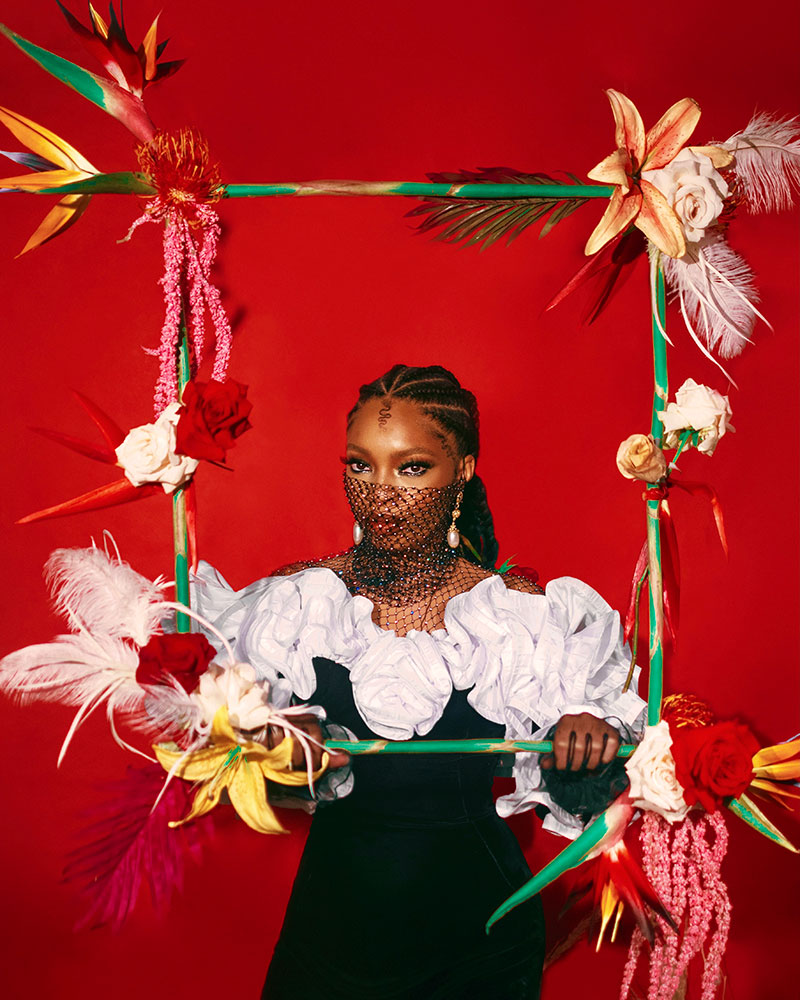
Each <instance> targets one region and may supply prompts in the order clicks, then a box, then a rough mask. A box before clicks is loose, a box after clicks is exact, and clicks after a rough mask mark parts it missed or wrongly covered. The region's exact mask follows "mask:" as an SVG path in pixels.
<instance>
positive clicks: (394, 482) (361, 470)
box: [344, 399, 475, 552]
mask: <svg viewBox="0 0 800 1000" xmlns="http://www.w3.org/2000/svg"><path fill="white" fill-rule="evenodd" d="M344 462H345V465H346V478H347V483H346V486H347V494H348V499H349V501H350V506H351V509H352V511H353V515H354V517H355V519H356V521H358V523H359V524H361V525H362V527H363V528H364V530H365V531H366V532H367V533H368V535H369V537H370V538H371V540H372V543H373V545H375V546H376V547H378V548H381V549H385V550H387V551H395V552H402V551H410V550H412V549H425V548H430V546H431V544H432V543H434V542H435V541H436V540H438V541H442V540H443V539H444V536H445V535H446V533H447V528H448V526H449V524H450V520H451V518H452V511H453V508H454V506H455V498H456V495H457V492H458V491H457V489H456V488H455V487H454V485H453V484H455V483H456V481H458V480H467V479H471V478H472V476H473V474H474V472H475V459H474V457H473V456H472V455H468V456H466V457H465V458H461V457H460V456H459V455H458V453H457V451H456V447H455V442H454V441H453V439H452V438H451V436H450V435H448V434H446V433H444V432H443V431H442V430H441V428H440V427H439V426H438V424H436V423H435V422H434V421H433V420H431V419H430V417H428V416H427V415H426V414H425V412H424V411H423V410H422V408H421V407H420V406H419V405H417V404H416V403H411V402H408V401H407V400H402V399H397V400H385V399H371V400H369V401H368V402H366V403H365V404H364V405H363V406H362V407H361V408H360V409H359V410H358V411H357V413H356V414H355V416H354V417H353V419H352V421H351V422H350V426H349V427H348V429H347V452H346V455H345V459H344ZM448 487H452V489H448ZM440 536H441V537H440Z"/></svg>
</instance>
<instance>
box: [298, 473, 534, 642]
mask: <svg viewBox="0 0 800 1000" xmlns="http://www.w3.org/2000/svg"><path fill="white" fill-rule="evenodd" d="M344 487H345V495H346V496H347V502H348V503H349V505H350V510H351V511H352V513H353V517H354V519H355V520H356V521H357V523H358V524H360V525H361V527H362V528H363V530H364V535H363V539H362V541H361V543H360V544H358V545H354V546H353V547H352V548H350V549H347V550H346V551H344V552H340V553H338V554H336V555H333V556H328V557H327V558H324V559H320V560H314V561H311V562H302V563H294V564H292V565H291V566H286V567H283V568H282V570H281V573H283V574H286V573H296V572H298V571H299V570H301V569H306V568H308V567H310V566H325V567H327V568H328V569H331V570H333V571H334V572H335V573H336V575H337V576H338V577H340V579H341V580H342V582H343V583H344V584H345V586H346V587H347V589H348V590H349V591H350V593H351V594H353V595H354V596H356V595H358V596H361V597H366V598H368V599H369V600H370V601H372V603H373V605H374V611H373V615H372V618H373V621H374V622H375V624H376V625H379V626H380V627H381V628H383V629H387V630H388V631H392V632H396V633H397V635H406V634H407V633H408V632H410V631H412V629H413V630H417V631H425V632H434V631H436V629H441V628H443V627H444V609H445V607H446V606H447V602H448V601H449V600H450V598H451V597H455V596H456V595H457V594H463V593H464V592H465V591H467V590H471V589H472V587H474V586H475V585H476V584H477V583H480V581H481V580H483V579H485V578H486V577H488V576H492V575H493V574H492V573H491V571H489V570H487V569H484V568H482V567H481V566H478V565H476V564H475V563H471V562H468V561H467V560H465V559H462V558H460V557H459V553H458V551H457V550H455V549H452V548H451V547H450V546H449V545H448V544H447V532H448V530H449V528H450V524H451V522H452V518H453V511H454V509H455V507H456V505H457V501H458V497H459V493H460V491H461V489H462V487H463V482H462V481H461V480H457V481H456V482H453V483H450V484H449V485H448V486H443V487H423V488H421V489H414V488H412V487H402V486H384V485H380V484H377V483H369V482H366V481H365V480H362V479H358V478H355V477H353V476H349V475H347V472H345V479H344ZM505 581H506V584H507V585H508V586H512V587H513V588H514V589H515V590H526V591H529V592H531V593H541V588H540V587H538V586H537V585H536V584H535V583H533V582H532V581H530V580H527V579H524V578H519V577H514V578H510V577H508V576H507V577H506V578H505Z"/></svg>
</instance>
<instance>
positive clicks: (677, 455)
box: [667, 427, 694, 472]
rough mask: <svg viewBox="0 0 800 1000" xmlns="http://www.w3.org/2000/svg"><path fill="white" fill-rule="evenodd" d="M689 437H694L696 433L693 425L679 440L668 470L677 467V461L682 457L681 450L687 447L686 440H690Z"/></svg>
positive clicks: (670, 470)
mask: <svg viewBox="0 0 800 1000" xmlns="http://www.w3.org/2000/svg"><path fill="white" fill-rule="evenodd" d="M689 438H694V433H693V431H692V428H691V427H689V428H688V429H687V430H685V431H684V432H683V434H682V435H681V439H680V441H679V442H678V447H677V448H676V450H675V454H674V455H673V456H672V461H671V462H670V463H669V468H668V469H667V472H672V470H673V469H675V468H677V461H678V459H679V458H680V455H681V452H682V451H683V449H684V448H685V447H686V442H687V441H688V440H689ZM692 443H694V442H692Z"/></svg>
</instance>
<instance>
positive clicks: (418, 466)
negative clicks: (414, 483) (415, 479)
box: [400, 462, 430, 476]
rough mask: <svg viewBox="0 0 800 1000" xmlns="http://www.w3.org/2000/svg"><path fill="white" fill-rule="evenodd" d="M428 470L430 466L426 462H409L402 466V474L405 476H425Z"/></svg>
mask: <svg viewBox="0 0 800 1000" xmlns="http://www.w3.org/2000/svg"><path fill="white" fill-rule="evenodd" d="M428 469H430V465H428V464H427V463H426V462H408V463H407V464H406V465H401V466H400V472H401V473H402V474H403V475H404V476H424V475H425V473H426V472H427V471H428Z"/></svg>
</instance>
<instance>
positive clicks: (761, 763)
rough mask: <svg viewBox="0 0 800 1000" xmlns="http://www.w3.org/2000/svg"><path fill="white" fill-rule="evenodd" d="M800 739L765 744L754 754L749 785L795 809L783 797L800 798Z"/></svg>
mask: <svg viewBox="0 0 800 1000" xmlns="http://www.w3.org/2000/svg"><path fill="white" fill-rule="evenodd" d="M798 782H800V739H795V740H789V742H788V743H777V744H775V745H774V746H771V747H763V748H762V749H761V750H759V751H758V753H756V754H755V755H754V756H753V781H752V782H751V785H750V787H751V788H752V789H753V790H754V791H758V792H760V793H761V794H762V795H764V796H765V797H767V798H770V799H771V800H772V801H773V802H777V803H778V804H779V805H782V806H784V808H786V809H792V808H793V805H792V804H791V803H789V802H785V801H784V799H787V798H788V799H800V788H798Z"/></svg>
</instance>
